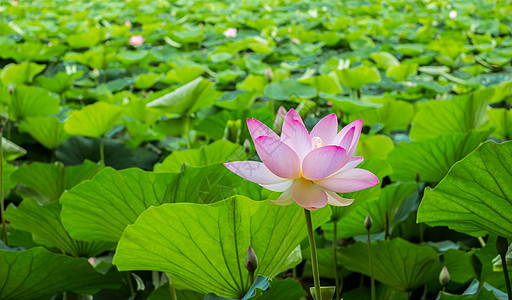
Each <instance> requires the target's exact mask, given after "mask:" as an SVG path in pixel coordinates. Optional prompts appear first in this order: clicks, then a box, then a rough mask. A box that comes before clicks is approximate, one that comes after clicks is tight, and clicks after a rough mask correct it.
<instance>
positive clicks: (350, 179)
mask: <svg viewBox="0 0 512 300" xmlns="http://www.w3.org/2000/svg"><path fill="white" fill-rule="evenodd" d="M315 183H316V184H317V185H319V186H321V187H323V188H325V189H326V190H329V191H333V192H336V193H350V192H355V191H359V190H363V189H366V188H369V187H372V186H374V185H376V184H378V183H379V178H377V176H375V175H373V173H372V172H370V171H367V170H363V169H351V170H347V171H344V172H340V173H338V174H336V175H334V176H331V177H329V178H325V179H322V180H319V181H315Z"/></svg>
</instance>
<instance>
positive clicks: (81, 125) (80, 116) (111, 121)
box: [64, 101, 122, 137]
mask: <svg viewBox="0 0 512 300" xmlns="http://www.w3.org/2000/svg"><path fill="white" fill-rule="evenodd" d="M121 112H122V110H121V108H120V107H119V106H116V105H113V104H109V103H106V102H101V101H99V102H95V103H93V104H91V105H87V106H86V107H84V108H82V109H81V110H75V111H73V112H71V115H70V116H69V118H68V119H67V120H66V122H65V123H64V130H66V132H67V133H68V134H71V135H83V136H87V137H101V136H103V135H105V134H106V133H107V132H108V131H109V130H110V129H112V127H113V126H114V125H115V124H116V123H117V121H118V120H119V119H120V118H121Z"/></svg>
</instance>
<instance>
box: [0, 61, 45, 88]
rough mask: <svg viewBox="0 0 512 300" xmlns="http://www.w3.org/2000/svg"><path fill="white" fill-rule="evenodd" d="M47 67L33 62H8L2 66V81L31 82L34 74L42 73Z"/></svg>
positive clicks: (0, 78) (9, 82)
mask: <svg viewBox="0 0 512 300" xmlns="http://www.w3.org/2000/svg"><path fill="white" fill-rule="evenodd" d="M45 68H46V66H45V65H40V64H36V63H33V62H24V63H21V64H14V63H11V64H8V65H6V66H5V67H3V68H2V72H1V73H0V82H2V83H3V85H8V84H11V83H12V84H22V83H31V82H32V79H33V78H34V76H36V75H37V74H39V73H41V72H42V71H43V70H44V69H45Z"/></svg>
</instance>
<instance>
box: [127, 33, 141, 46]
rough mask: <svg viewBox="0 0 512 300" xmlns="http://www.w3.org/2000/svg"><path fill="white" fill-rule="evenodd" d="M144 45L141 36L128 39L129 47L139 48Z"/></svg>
mask: <svg viewBox="0 0 512 300" xmlns="http://www.w3.org/2000/svg"><path fill="white" fill-rule="evenodd" d="M142 44H144V38H143V37H142V35H134V36H132V37H130V45H132V46H140V45H142Z"/></svg>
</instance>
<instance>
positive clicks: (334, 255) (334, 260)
mask: <svg viewBox="0 0 512 300" xmlns="http://www.w3.org/2000/svg"><path fill="white" fill-rule="evenodd" d="M337 240H338V220H334V238H333V240H332V265H333V266H334V286H335V287H336V299H340V292H341V291H340V290H339V288H338V286H339V282H340V279H339V276H338V254H337V253H336V252H337Z"/></svg>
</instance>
